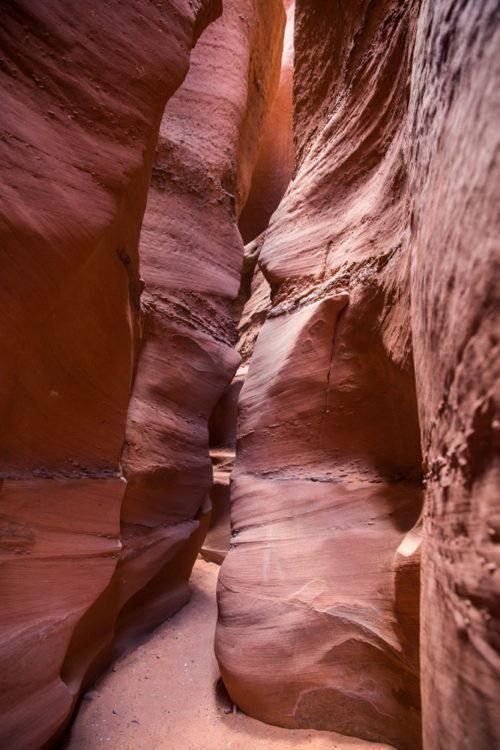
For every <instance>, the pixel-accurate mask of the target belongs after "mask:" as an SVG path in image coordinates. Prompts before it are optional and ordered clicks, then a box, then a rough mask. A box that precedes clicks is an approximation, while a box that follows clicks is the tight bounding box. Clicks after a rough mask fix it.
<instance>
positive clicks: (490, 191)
mask: <svg viewBox="0 0 500 750" xmlns="http://www.w3.org/2000/svg"><path fill="white" fill-rule="evenodd" d="M499 48H500V11H499V6H498V3H497V2H486V1H483V0H481V1H480V2H477V3H476V2H474V3H454V2H452V1H451V0H437V1H436V2H430V1H429V0H426V1H425V2H424V3H423V4H422V9H421V13H420V18H419V24H418V31H417V39H416V48H415V62H414V73H413V80H412V96H411V120H410V124H411V130H410V136H411V167H410V175H411V190H412V197H413V202H412V287H411V297H412V322H413V341H414V349H415V370H416V378H417V394H418V403H419V414H420V424H421V429H422V446H423V453H424V465H425V467H426V472H427V499H426V513H425V523H424V529H425V546H424V550H425V553H424V558H423V566H422V581H423V592H422V698H423V724H424V746H425V747H426V748H428V749H429V750H438V749H439V750H447V749H448V748H453V750H466V749H468V748H474V750H490V748H493V747H499V746H500V712H499V710H498V706H499V700H500V687H499V678H500V654H499V651H500V639H499V626H500V500H499V498H500V491H499V489H500V440H499V436H500V356H499V355H500V352H499V336H500V320H499V317H500V254H499V242H498V236H499V230H500V215H499V211H498V207H499V205H500V130H499V127H498V123H499V122H500V87H499V81H500V58H499V54H498V50H499Z"/></svg>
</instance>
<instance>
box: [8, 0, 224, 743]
mask: <svg viewBox="0 0 500 750" xmlns="http://www.w3.org/2000/svg"><path fill="white" fill-rule="evenodd" d="M220 9H221V8H220V3H219V2H217V1H210V0H205V1H204V0H196V1H195V2H191V1H190V2H188V1H187V0H186V1H185V2H184V1H182V0H181V1H178V0H176V2H172V1H168V2H164V3H162V4H161V5H158V6H157V5H144V4H142V5H140V6H139V5H135V4H130V3H128V4H126V5H125V6H124V5H123V4H122V3H121V2H115V0H104V2H99V3H95V2H89V3H75V2H59V1H58V0H47V2H43V3H35V2H31V1H30V0H24V1H23V0H17V1H16V2H8V3H1V13H2V31H1V32H0V34H1V49H2V65H1V70H0V81H1V87H2V137H1V139H0V161H1V164H2V201H1V209H0V211H1V219H0V232H1V236H2V285H1V301H2V304H1V305H0V308H1V313H0V316H1V320H0V335H1V347H2V366H1V370H0V414H1V421H2V431H1V437H0V472H1V480H0V492H1V513H2V526H1V533H0V562H1V565H0V575H1V584H0V585H1V596H0V602H1V604H0V607H1V613H0V620H1V627H2V645H1V649H0V672H1V674H2V680H1V682H2V686H1V692H0V713H1V715H2V719H1V722H0V745H2V747H9V748H12V749H14V748H23V750H26V749H27V748H36V747H39V746H40V745H42V744H44V743H45V742H46V741H48V740H49V739H50V738H51V737H52V736H53V735H54V734H55V732H56V731H57V730H58V729H59V728H60V727H61V726H62V724H63V723H64V722H65V720H66V719H67V717H68V716H69V714H70V712H71V710H72V708H73V706H74V704H75V701H76V698H77V695H78V690H79V688H80V684H81V680H82V677H83V674H84V672H85V670H86V668H87V666H88V662H89V656H88V654H87V652H86V650H85V648H84V646H85V645H86V644H87V643H88V642H89V641H92V639H93V637H94V630H95V627H96V623H94V622H89V629H88V632H87V640H86V642H85V643H82V642H80V641H78V642H74V640H72V639H73V636H74V633H75V631H76V630H78V623H79V621H80V620H81V618H82V616H85V613H87V612H88V611H89V609H90V608H92V607H93V605H94V602H95V601H96V599H98V597H99V596H100V594H101V593H102V591H103V590H104V589H106V587H107V586H108V584H109V583H110V580H111V579H112V576H113V574H114V572H115V570H116V565H117V559H118V555H119V553H120V549H121V541H120V513H121V505H122V501H123V496H124V491H125V486H126V485H125V481H124V480H123V478H122V477H121V472H120V464H119V461H120V454H121V450H122V445H123V440H124V434H125V422H126V415H127V408H128V401H129V395H130V388H131V382H132V376H133V369H134V362H135V355H136V350H137V345H138V332H139V294H140V283H139V273H138V254H137V245H138V239H139V232H140V225H141V220H142V215H143V212H144V207H145V203H146V195H147V188H148V184H149V179H150V173H151V164H152V159H153V154H154V146H155V142H156V139H157V133H158V127H159V123H160V119H161V116H162V113H163V109H164V106H165V102H166V100H167V98H168V97H169V96H170V95H172V94H173V92H174V91H175V89H176V88H177V87H178V86H179V85H180V83H181V81H182V79H183V77H184V76H185V74H186V72H187V68H188V63H189V50H190V48H191V47H192V46H193V44H194V42H195V40H196V37H197V36H198V34H199V33H200V32H201V31H202V29H203V27H204V26H205V25H206V24H207V23H208V21H209V20H210V19H212V18H214V17H215V16H216V15H217V14H218V13H220ZM132 45H133V47H134V54H133V55H131V54H130V49H131V46H132Z"/></svg>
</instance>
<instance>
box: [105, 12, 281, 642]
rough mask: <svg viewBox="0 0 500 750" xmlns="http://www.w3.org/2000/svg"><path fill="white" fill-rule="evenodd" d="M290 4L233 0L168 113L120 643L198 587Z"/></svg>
mask: <svg viewBox="0 0 500 750" xmlns="http://www.w3.org/2000/svg"><path fill="white" fill-rule="evenodd" d="M283 16H284V13H283V9H282V6H281V3H280V0H272V2H269V0H244V1H243V0H226V2H225V5H224V12H223V15H222V16H221V18H220V19H219V20H218V21H216V22H215V23H213V24H212V25H211V26H210V28H208V29H207V31H206V32H205V34H204V35H203V37H202V38H201V40H200V41H199V42H198V44H197V46H196V49H195V50H194V51H193V54H192V56H191V67H190V71H189V73H188V76H187V77H186V80H185V82H184V84H183V85H182V87H181V88H180V90H179V91H178V93H177V94H176V95H175V96H174V97H173V98H172V99H171V101H170V102H169V105H168V107H167V109H166V111H165V114H164V117H163V120H162V123H161V127H160V138H159V142H158V146H157V149H156V158H155V164H154V167H153V177H152V182H151V187H150V192H149V197H148V205H147V209H146V213H145V216H144V224H143V231H142V234H141V245H140V253H141V272H142V275H143V278H144V284H145V288H144V293H143V296H142V304H143V309H144V329H143V335H142V349H141V355H140V359H139V363H138V368H137V375H136V379H135V383H134V389H133V393H132V398H131V402H130V408H129V413H128V421H127V431H126V442H125V449H124V452H123V459H122V460H123V468H124V474H125V476H126V477H127V481H128V484H127V489H126V491H125V497H124V502H123V510H122V540H123V544H124V550H123V553H122V556H121V558H120V563H119V570H118V571H117V576H116V580H117V586H118V588H119V590H120V597H119V606H118V610H119V612H117V614H118V620H117V623H116V628H117V630H118V632H119V634H120V637H119V639H118V645H120V644H121V643H123V641H124V639H128V638H130V636H131V634H132V633H133V634H136V633H137V632H138V631H139V632H140V631H142V630H144V629H148V628H151V627H152V626H153V625H155V624H157V623H158V622H161V621H162V620H164V619H165V617H167V616H169V615H170V614H172V612H173V611H175V610H176V609H178V607H179V606H180V605H181V604H182V603H184V602H185V601H187V599H188V597H189V589H188V579H189V575H190V572H191V567H192V564H193V562H194V559H195V557H196V555H197V553H198V551H199V549H200V545H201V540H202V538H203V536H204V534H205V532H206V526H207V523H208V512H209V510H210V500H209V491H210V488H211V485H212V482H213V477H212V463H211V459H210V455H209V424H208V423H209V419H210V416H211V414H212V411H213V410H214V408H215V406H216V404H217V402H218V401H219V399H220V397H221V396H222V394H223V393H224V391H225V390H226V389H227V388H228V386H229V384H230V382H231V379H232V377H233V375H234V373H235V371H236V368H237V366H238V363H239V357H238V354H237V353H236V351H235V350H234V344H235V340H236V329H235V321H234V315H233V303H234V300H235V298H236V296H237V294H238V288H239V283H240V274H241V264H242V259H243V244H242V241H241V237H240V234H239V232H238V227H237V219H238V215H239V212H240V210H241V206H242V205H243V203H244V201H245V199H246V195H247V194H248V190H249V186H250V179H251V174H252V170H253V166H254V163H255V160H256V157H257V153H258V147H259V134H260V131H261V129H262V121H263V119H264V116H265V113H266V111H267V107H268V103H269V100H270V99H271V97H272V95H273V93H274V90H275V88H276V85H277V80H278V75H279V61H280V56H281V46H282V36H283V22H284V18H283ZM229 58H230V59H231V66H230V68H229V69H228V65H227V61H228V59H229ZM216 494H217V493H216V492H215V491H212V496H213V497H214V498H215V499H216ZM200 524H201V528H200ZM137 576H139V581H140V593H139V594H138V599H137V600H136V599H133V598H131V596H132V595H133V594H134V593H135V590H136V588H137V581H136V577H137ZM129 581H130V584H131V585H130V591H128V590H127V589H128V588H129ZM129 599H130V601H128V603H127V604H126V606H124V605H125V603H126V602H127V600H129ZM106 609H107V611H108V612H109V607H108V606H107V607H106Z"/></svg>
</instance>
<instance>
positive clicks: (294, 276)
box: [216, 0, 500, 750]
mask: <svg viewBox="0 0 500 750" xmlns="http://www.w3.org/2000/svg"><path fill="white" fill-rule="evenodd" d="M498 16H499V13H498V4H497V3H495V2H486V1H485V2H479V3H462V4H457V3H453V2H451V0H449V1H448V2H447V1H446V0H442V1H439V2H437V3H433V2H430V0H429V2H423V3H422V4H421V5H420V4H419V3H415V2H410V1H409V2H404V3H397V2H393V1H392V2H391V0H380V1H379V2H376V3H370V2H360V3H357V4H346V3H340V2H326V0H325V1H323V0H318V2H315V3H312V4H311V3H309V2H306V1H305V0H297V3H296V16H295V69H294V138H295V149H296V160H297V171H296V174H295V176H294V179H293V181H292V183H291V184H290V187H289V189H288V192H287V194H286V196H285V198H284V199H283V201H282V203H281V204H280V206H279V208H278V209H277V211H276V213H275V214H274V216H273V218H272V219H271V223H270V226H269V228H268V229H267V231H266V232H265V234H264V236H263V238H261V239H260V240H259V248H260V249H259V251H258V252H259V253H260V254H259V270H258V271H257V274H256V276H255V277H254V281H253V285H254V293H253V296H252V297H251V298H250V301H249V302H248V303H247V306H246V310H245V312H244V316H243V319H242V322H241V325H240V330H241V331H242V333H243V337H242V340H241V348H242V352H244V357H245V356H247V358H248V359H249V362H250V365H249V371H248V376H247V379H246V382H245V385H244V387H243V390H242V394H241V399H240V426H239V438H238V444H237V454H236V468H235V470H234V472H233V477H232V507H231V526H232V538H231V549H230V551H229V554H228V556H227V558H226V560H225V562H224V564H223V566H222V570H221V576H220V582H219V592H218V597H219V608H220V616H219V623H218V628H217V635H216V651H217V655H218V659H219V662H220V666H221V672H222V676H223V679H224V682H225V684H226V687H227V688H228V690H229V693H230V695H231V697H232V699H233V700H234V702H235V703H237V704H238V705H240V706H241V707H242V709H243V710H244V711H246V712H248V713H250V714H251V715H252V716H255V717H257V718H260V719H263V720H265V721H268V722H270V723H275V724H280V725H284V726H289V727H316V728H321V729H325V728H328V729H334V730H337V731H340V732H343V733H346V734H352V735H357V736H360V737H364V738H367V739H373V740H383V741H387V742H389V743H391V744H392V745H394V746H395V747H398V748H416V747H418V746H419V745H420V742H421V740H420V705H419V703H420V689H419V687H420V686H419V645H418V637H419V590H418V589H419V569H420V559H419V556H420V546H421V536H422V532H421V529H420V526H421V524H420V519H419V517H420V514H421V508H422V485H421V466H422V456H421V450H420V444H422V445H423V448H424V460H423V469H424V472H425V479H426V508H425V513H424V516H425V524H424V528H425V540H426V542H425V554H424V559H423V569H422V575H423V584H424V585H423V598H422V657H423V664H422V680H423V685H422V688H423V690H422V695H423V709H424V711H423V726H424V745H425V747H426V748H432V749H434V748H443V750H444V748H464V749H465V748H466V747H474V748H479V750H486V749H487V748H490V747H493V746H495V744H496V743H497V742H498V741H499V738H500V731H499V727H498V718H497V714H498V712H495V708H494V707H495V697H496V700H497V702H498V674H499V661H498V643H497V642H496V636H495V628H497V626H498V618H499V615H500V613H499V612H498V594H499V585H498V578H497V576H498V575H499V574H498V564H499V560H498V538H500V534H499V531H498V518H497V516H498V478H499V477H498V390H497V389H498V382H499V380H498V375H499V372H498V351H497V347H498V338H497V331H498V309H499V296H500V295H499V289H498V241H497V239H496V235H497V234H498V222H499V216H498V199H499V185H500V180H499V174H498V153H499V148H498V146H499V136H498V127H497V123H498V119H499V118H498V115H499V111H500V110H499V98H498V93H497V91H498V80H499V71H498V62H497V58H498V54H496V53H497V52H498V45H499V31H498V22H499V18H498ZM495 50H496V52H495ZM262 273H263V275H264V277H265V280H267V283H268V285H269V287H268V288H269V291H270V294H271V305H270V309H269V311H268V312H267V319H266V321H265V323H264V325H263V327H262V330H261V332H260V334H259V335H258V338H257V342H256V346H255V349H254V351H253V354H252V348H253V344H254V339H255V335H256V333H257V332H258V329H259V327H260V324H261V322H262V320H263V319H264V318H265V316H266V311H267V300H266V296H267V295H266V291H265V281H264V280H263V279H262V276H261V275H260V274H262ZM263 285H264V286H263ZM410 299H411V305H410ZM412 336H413V342H414V343H413V346H414V350H415V370H416V383H415V376H414V363H413V351H412ZM417 402H418V406H417ZM418 417H420V426H419V418H418ZM269 663H272V664H273V670H272V671H271V672H270V670H269V669H268V668H267V665H268V664H269Z"/></svg>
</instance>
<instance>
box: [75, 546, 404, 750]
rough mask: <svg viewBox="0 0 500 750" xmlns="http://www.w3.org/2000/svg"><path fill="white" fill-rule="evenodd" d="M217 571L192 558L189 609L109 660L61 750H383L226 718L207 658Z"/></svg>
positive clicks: (213, 664) (211, 659) (215, 670)
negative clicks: (194, 561)
mask: <svg viewBox="0 0 500 750" xmlns="http://www.w3.org/2000/svg"><path fill="white" fill-rule="evenodd" d="M218 572H219V567H218V566H217V565H215V564H213V563H207V562H205V561H203V560H201V559H200V560H198V561H197V563H196V565H195V567H194V571H193V576H192V579H191V587H192V597H191V601H190V602H189V604H187V605H186V606H185V607H184V608H183V609H182V610H181V611H180V612H179V613H178V614H177V615H175V617H172V618H171V619H170V620H167V621H166V622H165V623H164V624H163V625H161V626H160V627H159V628H157V629H156V630H155V631H154V632H153V633H152V634H151V635H150V636H149V637H148V638H147V639H146V640H144V641H143V643H142V644H141V645H139V646H138V647H137V648H136V649H135V650H134V651H132V652H131V653H129V654H127V655H125V656H123V657H122V658H121V659H119V660H118V661H117V662H115V664H114V665H113V666H112V667H111V669H110V670H108V672H107V673H106V674H105V675H104V676H103V677H102V678H101V680H100V681H99V682H98V683H97V684H96V685H95V687H94V688H93V689H92V690H90V691H89V692H88V693H87V694H86V695H85V697H84V700H83V701H82V704H81V707H80V710H79V712H78V715H77V717H76V720H75V722H74V724H73V727H72V730H71V734H70V736H69V739H68V740H67V741H66V743H65V745H64V747H65V750H93V749H94V748H101V747H109V748H112V749H113V750H139V749H142V748H144V750H226V749H228V750H229V748H230V749H231V750H256V749H258V748H262V749H263V750H268V749H271V748H272V749H273V750H274V749H275V750H278V749H279V750H286V749H287V748H293V749H294V750H300V748H307V749H308V750H326V748H328V750H335V749H336V748H339V749H340V748H342V749H343V748H345V749H346V750H367V749H368V748H378V749H379V750H384V749H386V750H387V748H389V746H388V745H381V744H377V743H372V742H363V741H362V740H357V739H353V738H350V737H344V736H342V735H338V734H334V733H332V732H316V731H311V730H299V731H290V730H287V729H281V728H279V727H272V726H269V725H268V724H263V723H262V722H259V721H256V720H255V719H251V718H250V717H249V716H245V715H244V714H243V713H241V712H240V711H238V712H237V713H236V714H233V712H232V710H231V704H230V703H229V700H228V698H227V695H226V694H225V693H224V690H223V689H222V690H221V688H220V684H219V683H218V680H219V672H218V668H217V663H216V661H215V657H214V654H213V640H214V631H215V622H216V618H217V605H216V601H215V587H216V584H217V575H218ZM218 685H219V686H218Z"/></svg>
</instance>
